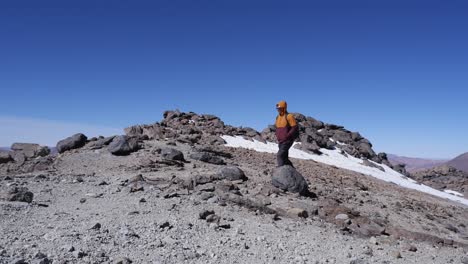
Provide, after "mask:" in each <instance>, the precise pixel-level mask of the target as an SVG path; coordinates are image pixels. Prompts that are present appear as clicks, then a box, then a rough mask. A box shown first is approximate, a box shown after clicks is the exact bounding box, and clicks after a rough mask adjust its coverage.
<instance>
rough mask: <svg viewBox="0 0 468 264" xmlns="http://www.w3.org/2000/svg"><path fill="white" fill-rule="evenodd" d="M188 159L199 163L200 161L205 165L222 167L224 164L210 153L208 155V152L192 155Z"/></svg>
mask: <svg viewBox="0 0 468 264" xmlns="http://www.w3.org/2000/svg"><path fill="white" fill-rule="evenodd" d="M190 158H192V159H194V160H199V161H202V162H206V163H211V164H215V165H224V164H226V163H225V162H224V160H223V159H222V158H220V157H217V156H214V155H213V154H212V153H208V152H197V153H192V154H191V155H190Z"/></svg>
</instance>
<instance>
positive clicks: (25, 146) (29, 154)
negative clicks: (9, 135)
mask: <svg viewBox="0 0 468 264" xmlns="http://www.w3.org/2000/svg"><path fill="white" fill-rule="evenodd" d="M11 149H12V150H13V151H16V152H21V153H23V154H24V155H25V156H26V158H27V159H32V158H36V157H44V156H47V155H49V154H50V149H49V148H48V147H44V146H40V145H39V144H31V143H13V145H11Z"/></svg>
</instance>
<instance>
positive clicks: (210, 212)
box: [198, 210, 215, 220]
mask: <svg viewBox="0 0 468 264" xmlns="http://www.w3.org/2000/svg"><path fill="white" fill-rule="evenodd" d="M214 214H215V212H214V211H213V210H204V211H202V212H200V214H199V215H198V216H199V218H200V219H203V220H205V219H206V218H207V217H208V216H209V215H214Z"/></svg>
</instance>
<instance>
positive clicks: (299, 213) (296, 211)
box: [287, 208, 309, 218]
mask: <svg viewBox="0 0 468 264" xmlns="http://www.w3.org/2000/svg"><path fill="white" fill-rule="evenodd" d="M287 214H288V215H289V216H290V217H299V218H307V217H309V214H308V213H307V211H306V210H304V209H301V208H289V209H288V211H287Z"/></svg>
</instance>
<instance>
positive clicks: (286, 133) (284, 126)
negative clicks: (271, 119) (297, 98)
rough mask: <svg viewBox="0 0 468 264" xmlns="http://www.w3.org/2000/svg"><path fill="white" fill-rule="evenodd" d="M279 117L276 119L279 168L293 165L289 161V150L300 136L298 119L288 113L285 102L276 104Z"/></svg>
mask: <svg viewBox="0 0 468 264" xmlns="http://www.w3.org/2000/svg"><path fill="white" fill-rule="evenodd" d="M276 109H277V110H278V116H277V117H276V123H275V126H276V138H277V139H278V143H279V144H278V147H279V148H278V154H277V155H276V159H277V163H278V167H280V166H283V165H291V166H293V165H292V163H291V161H290V160H289V148H291V146H292V145H293V143H294V140H295V139H296V138H297V136H298V134H299V128H298V127H297V123H296V119H295V118H294V116H293V115H292V114H289V113H288V105H287V103H286V102H285V101H281V102H279V103H277V104H276Z"/></svg>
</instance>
